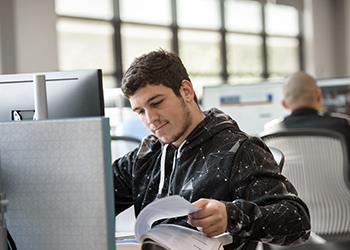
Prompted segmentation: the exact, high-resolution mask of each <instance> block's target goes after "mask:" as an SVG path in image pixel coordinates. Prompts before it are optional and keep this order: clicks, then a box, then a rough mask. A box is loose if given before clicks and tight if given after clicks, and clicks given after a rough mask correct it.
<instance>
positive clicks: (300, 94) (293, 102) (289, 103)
mask: <svg viewBox="0 0 350 250" xmlns="http://www.w3.org/2000/svg"><path fill="white" fill-rule="evenodd" d="M282 105H283V106H284V107H285V108H286V109H289V110H291V111H293V110H296V109H299V108H313V109H316V110H320V109H321V107H322V93H321V90H320V88H319V87H318V86H317V84H316V81H315V79H314V78H313V77H312V76H310V75H308V74H306V73H304V72H296V73H294V74H292V75H290V76H289V77H288V78H287V79H286V80H285V82H284V84H283V100H282Z"/></svg>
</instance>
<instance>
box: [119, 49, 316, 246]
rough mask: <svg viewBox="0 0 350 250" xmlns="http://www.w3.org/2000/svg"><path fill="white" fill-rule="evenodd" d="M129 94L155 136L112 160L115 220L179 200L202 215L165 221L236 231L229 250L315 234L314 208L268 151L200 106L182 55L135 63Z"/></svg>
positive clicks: (151, 56) (125, 85)
mask: <svg viewBox="0 0 350 250" xmlns="http://www.w3.org/2000/svg"><path fill="white" fill-rule="evenodd" d="M122 90H123V93H124V94H125V95H126V96H127V97H128V98H129V101H130V103H131V107H132V109H133V110H134V111H135V112H136V113H137V114H138V116H139V118H140V119H141V121H142V122H143V123H144V125H145V127H147V128H148V129H149V130H150V131H151V133H152V135H150V136H148V137H146V138H144V139H143V141H142V143H141V145H140V146H139V148H137V149H135V150H134V151H132V152H129V153H128V154H126V155H125V156H123V157H121V158H119V159H117V160H115V162H114V163H113V172H114V187H115V213H116V215H117V214H119V213H120V212H122V211H123V210H125V209H127V208H128V207H130V206H132V205H134V209H135V214H136V216H137V215H138V214H139V213H140V211H141V210H142V209H143V208H144V207H145V206H147V205H148V204H149V203H151V202H152V201H154V200H155V199H157V198H161V197H165V196H170V195H180V196H182V197H184V198H185V199H187V200H188V201H190V202H192V203H193V204H194V205H195V206H197V207H199V208H201V210H199V211H198V212H195V213H192V214H190V215H189V216H188V217H186V218H178V219H176V220H174V221H164V222H163V223H168V222H171V223H179V224H183V225H188V226H192V227H198V228H201V230H202V231H203V232H204V233H205V234H206V235H208V236H210V237H211V236H216V235H219V234H221V233H224V232H229V233H230V234H231V235H232V237H233V243H232V244H230V245H227V246H225V249H237V248H239V249H244V248H245V247H246V245H247V244H248V243H249V242H250V241H254V240H258V241H264V242H269V243H275V244H279V245H290V244H293V243H297V242H303V241H304V240H306V239H307V238H308V237H309V233H310V218H309V213H308V209H307V207H306V205H305V204H304V202H303V201H302V200H301V199H300V198H299V197H298V196H297V192H296V190H295V188H294V187H293V185H292V184H291V183H290V182H289V181H288V180H287V179H286V178H285V177H284V176H282V175H281V173H280V171H279V169H278V166H277V164H276V162H275V160H274V159H273V156H272V155H271V153H270V151H269V149H268V148H267V146H266V145H265V144H264V143H263V142H262V141H261V140H260V139H259V138H256V137H250V136H248V135H247V134H245V133H244V132H242V131H241V130H240V129H239V127H238V125H237V123H236V122H235V121H234V120H233V119H232V118H231V117H229V116H228V115H226V114H225V113H223V112H221V111H220V110H218V109H215V108H213V109H211V110H208V111H204V112H203V111H202V110H201V109H200V107H199V105H198V101H197V97H196V94H195V92H194V90H193V86H192V82H191V80H190V78H189V76H188V73H187V71H186V68H185V67H184V65H183V64H182V62H181V60H180V58H179V57H178V56H177V55H175V54H173V53H169V52H166V51H163V50H159V51H153V52H150V53H148V54H145V55H142V56H141V57H138V58H136V59H135V61H134V62H133V63H132V64H131V66H130V67H129V69H128V70H127V71H126V73H125V75H124V77H123V80H122ZM187 223H189V224H187Z"/></svg>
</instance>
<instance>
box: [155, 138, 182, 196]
mask: <svg viewBox="0 0 350 250" xmlns="http://www.w3.org/2000/svg"><path fill="white" fill-rule="evenodd" d="M185 143H186V140H184V141H183V142H182V143H181V144H180V146H179V148H178V149H177V150H176V151H175V153H174V159H173V166H172V169H171V174H170V178H169V188H168V195H169V191H170V183H171V180H172V177H173V174H174V172H175V171H174V170H175V166H176V160H177V159H179V158H180V156H181V149H182V147H183V145H185ZM168 146H169V144H165V145H164V147H163V149H162V156H161V158H160V181H159V186H158V194H157V197H161V196H162V190H163V187H164V181H165V164H166V162H165V161H166V154H167V152H166V151H167V148H168Z"/></svg>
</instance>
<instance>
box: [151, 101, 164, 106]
mask: <svg viewBox="0 0 350 250" xmlns="http://www.w3.org/2000/svg"><path fill="white" fill-rule="evenodd" d="M162 102H163V100H160V101H157V102H153V103H152V106H153V107H155V106H159V105H160V104H161V103H162Z"/></svg>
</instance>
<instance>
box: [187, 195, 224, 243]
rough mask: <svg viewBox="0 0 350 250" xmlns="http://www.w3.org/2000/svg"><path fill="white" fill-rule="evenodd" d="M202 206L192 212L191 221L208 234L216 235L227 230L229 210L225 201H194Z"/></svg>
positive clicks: (198, 205) (196, 204)
mask: <svg viewBox="0 0 350 250" xmlns="http://www.w3.org/2000/svg"><path fill="white" fill-rule="evenodd" d="M193 204H194V205H195V206H197V207H199V208H201V210H199V211H198V212H195V213H192V214H190V215H189V216H188V217H189V223H190V224H191V225H192V226H195V227H200V228H201V230H202V231H203V233H205V234H206V235H207V236H210V237H212V236H216V235H219V234H222V233H224V232H225V230H226V228H227V212H226V206H225V204H224V203H223V202H220V201H217V200H213V199H203V198H202V199H199V200H197V201H195V202H194V203H193Z"/></svg>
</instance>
